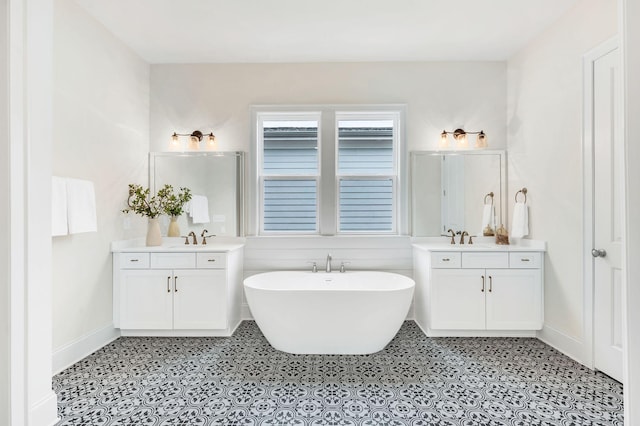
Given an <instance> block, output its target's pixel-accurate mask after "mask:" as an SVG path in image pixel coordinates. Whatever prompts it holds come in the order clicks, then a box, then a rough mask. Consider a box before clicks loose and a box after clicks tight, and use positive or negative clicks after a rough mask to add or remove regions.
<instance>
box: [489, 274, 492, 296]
mask: <svg viewBox="0 0 640 426" xmlns="http://www.w3.org/2000/svg"><path fill="white" fill-rule="evenodd" d="M492 291H493V277H492V276H491V275H489V293H491V292H492Z"/></svg>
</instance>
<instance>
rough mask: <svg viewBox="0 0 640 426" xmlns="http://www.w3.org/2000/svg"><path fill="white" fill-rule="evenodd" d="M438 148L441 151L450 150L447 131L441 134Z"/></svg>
mask: <svg viewBox="0 0 640 426" xmlns="http://www.w3.org/2000/svg"><path fill="white" fill-rule="evenodd" d="M438 147H439V148H441V149H443V148H449V138H448V137H447V132H446V131H445V130H443V131H442V133H440V143H438Z"/></svg>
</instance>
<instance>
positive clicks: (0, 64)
mask: <svg viewBox="0 0 640 426" xmlns="http://www.w3.org/2000/svg"><path fill="white" fill-rule="evenodd" d="M7 12H8V2H7V1H6V0H3V1H2V2H0V23H1V24H0V27H2V28H8V27H9V20H8V14H7ZM8 36H9V33H8V31H0V199H2V200H8V199H9V197H10V189H9V164H10V163H9V128H8V124H9V108H8V107H9V94H8V88H9V74H8V73H7V71H8V70H9V58H8V56H7V54H8V52H9V49H8V43H9V40H8ZM9 210H10V206H9V203H6V202H5V203H1V204H0V271H2V276H1V278H0V312H2V315H0V424H5V425H6V424H9V395H10V386H9V371H10V364H9V343H10V335H9V326H10V322H9V312H11V309H10V308H11V305H10V303H9V252H10V250H11V246H10V242H9V229H10V228H9V227H10V225H11V222H10V221H9V217H10V215H9V213H10V211H9Z"/></svg>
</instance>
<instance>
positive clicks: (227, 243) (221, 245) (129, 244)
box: [111, 237, 244, 253]
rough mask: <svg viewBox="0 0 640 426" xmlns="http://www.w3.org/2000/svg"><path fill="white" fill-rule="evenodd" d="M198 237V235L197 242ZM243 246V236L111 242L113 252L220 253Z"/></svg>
mask: <svg viewBox="0 0 640 426" xmlns="http://www.w3.org/2000/svg"><path fill="white" fill-rule="evenodd" d="M199 241H200V237H198V242H199ZM242 247H244V238H232V237H208V238H207V244H199V243H198V244H197V245H194V244H185V243H184V238H183V237H176V238H168V237H163V239H162V245H161V246H153V247H147V246H145V243H144V239H133V240H123V241H114V242H112V243H111V251H112V252H113V253H174V252H176V253H184V252H202V253H207V252H211V253H220V252H229V251H234V250H238V249H240V248H242Z"/></svg>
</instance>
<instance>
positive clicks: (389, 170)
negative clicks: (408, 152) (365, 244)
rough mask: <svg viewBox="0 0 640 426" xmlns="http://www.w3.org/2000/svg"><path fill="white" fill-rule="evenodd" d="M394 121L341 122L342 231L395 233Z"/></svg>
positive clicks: (340, 187) (340, 203) (339, 145)
mask: <svg viewBox="0 0 640 426" xmlns="http://www.w3.org/2000/svg"><path fill="white" fill-rule="evenodd" d="M394 146H395V143H394V122H393V121H392V120H357V121H356V120H340V121H339V122H338V175H339V194H338V197H339V206H338V207H339V211H340V214H339V225H338V226H339V230H340V231H341V232H345V231H346V232H349V231H352V232H366V231H369V232H391V231H393V230H394V210H395V204H394V199H395V181H394V177H395V171H396V167H395V155H394Z"/></svg>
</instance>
